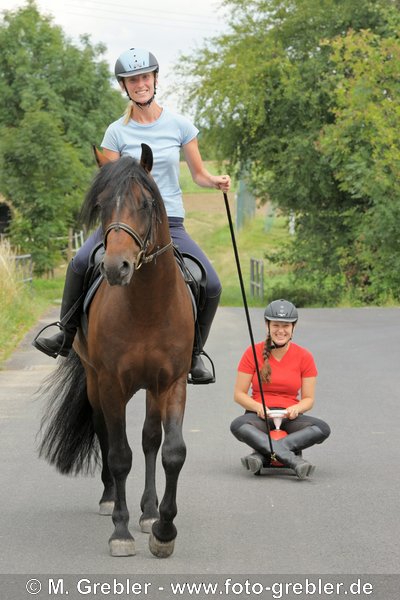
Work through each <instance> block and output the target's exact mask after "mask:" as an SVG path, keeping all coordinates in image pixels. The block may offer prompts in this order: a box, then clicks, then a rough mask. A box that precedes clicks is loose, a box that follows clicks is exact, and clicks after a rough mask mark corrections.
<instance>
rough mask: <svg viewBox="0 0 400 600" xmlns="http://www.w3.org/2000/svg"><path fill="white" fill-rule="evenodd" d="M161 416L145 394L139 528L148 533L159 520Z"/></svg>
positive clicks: (150, 396)
mask: <svg viewBox="0 0 400 600" xmlns="http://www.w3.org/2000/svg"><path fill="white" fill-rule="evenodd" d="M161 438H162V433H161V415H160V410H159V407H158V406H157V405H156V404H155V402H154V400H153V397H152V395H151V394H150V392H147V394H146V419H145V422H144V426H143V433H142V447H143V452H144V456H145V462H146V479H145V486H144V492H143V496H142V499H141V501H140V508H141V509H142V516H141V517H140V520H139V524H140V528H141V530H142V531H143V532H144V533H150V532H151V527H152V525H153V523H154V522H155V521H157V519H158V518H159V513H158V498H157V491H156V459H157V454H158V451H159V449H160V446H161Z"/></svg>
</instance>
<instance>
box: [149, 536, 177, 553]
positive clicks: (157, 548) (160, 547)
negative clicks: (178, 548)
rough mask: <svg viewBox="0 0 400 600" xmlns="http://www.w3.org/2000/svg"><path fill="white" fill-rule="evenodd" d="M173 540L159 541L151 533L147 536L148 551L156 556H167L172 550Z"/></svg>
mask: <svg viewBox="0 0 400 600" xmlns="http://www.w3.org/2000/svg"><path fill="white" fill-rule="evenodd" d="M174 546H175V540H171V541H170V542H161V541H160V540H158V539H157V538H156V537H154V535H153V534H152V533H150V537H149V548H150V552H151V553H152V554H154V556H157V558H168V557H169V556H171V554H172V553H173V551H174Z"/></svg>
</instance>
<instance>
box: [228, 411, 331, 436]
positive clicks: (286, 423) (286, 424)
mask: <svg viewBox="0 0 400 600" xmlns="http://www.w3.org/2000/svg"><path fill="white" fill-rule="evenodd" d="M268 423H269V426H270V429H271V430H273V429H275V425H274V422H273V420H272V419H268ZM246 424H248V425H253V427H256V428H257V429H259V430H260V431H262V432H263V433H267V426H266V423H265V421H264V419H260V417H258V416H257V413H254V412H250V411H246V412H245V413H244V415H241V416H240V417H237V418H236V419H234V420H233V421H232V423H231V432H232V433H233V435H234V436H235V437H236V438H237V439H238V440H240V441H241V436H240V434H239V433H238V432H239V429H240V428H241V427H242V425H246ZM310 425H316V426H317V427H318V428H319V429H320V430H321V432H322V434H323V435H324V436H325V438H324V439H326V438H327V437H328V436H329V434H330V432H331V428H330V427H329V425H328V424H327V423H325V421H322V419H317V418H316V417H309V416H308V415H299V416H298V417H297V418H296V419H292V420H291V419H283V421H282V425H281V429H282V431H286V432H287V433H288V434H289V433H294V432H295V431H299V430H300V429H304V428H305V427H309V426H310Z"/></svg>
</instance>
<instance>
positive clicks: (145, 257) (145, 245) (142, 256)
mask: <svg viewBox="0 0 400 600" xmlns="http://www.w3.org/2000/svg"><path fill="white" fill-rule="evenodd" d="M153 209H154V201H153V203H152V210H151V214H150V222H149V226H148V228H147V232H146V235H145V236H144V238H141V237H140V235H139V234H138V233H137V232H136V231H135V230H134V229H133V228H132V227H131V226H130V225H128V224H127V223H123V222H120V221H113V222H112V223H110V224H109V226H108V227H107V229H106V230H105V232H104V240H103V244H104V249H105V250H106V249H107V238H108V236H109V234H110V232H111V231H125V233H127V234H128V235H129V236H130V237H131V238H132V239H133V240H134V241H135V242H136V244H137V245H138V246H139V248H140V250H139V252H138V255H137V257H136V262H135V270H138V269H140V267H141V266H142V265H143V263H149V262H151V261H152V260H154V259H155V258H157V256H160V254H163V253H164V252H166V250H168V249H169V248H171V247H172V240H170V241H169V243H168V244H166V245H165V246H163V247H162V248H160V246H157V250H156V251H155V252H152V253H151V254H147V251H148V249H149V245H150V243H151V242H150V236H151V225H152V221H153Z"/></svg>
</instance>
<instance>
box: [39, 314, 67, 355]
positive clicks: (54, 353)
mask: <svg viewBox="0 0 400 600" xmlns="http://www.w3.org/2000/svg"><path fill="white" fill-rule="evenodd" d="M49 327H58V328H59V330H60V331H61V332H62V333H63V334H64V339H63V342H62V344H61V346H60V348H59V350H58V351H57V352H46V351H45V350H44V349H43V348H42V347H40V346H39V344H38V343H37V339H38V338H39V337H40V335H41V334H42V333H43V331H46V329H49ZM65 340H66V336H65V327H64V325H63V324H62V323H61V321H54V323H49V324H48V325H45V326H44V327H43V328H42V329H41V330H40V331H39V333H37V334H36V335H35V337H34V339H33V341H32V346H34V348H36V349H37V350H39V351H40V352H43V353H44V354H47V356H50V357H52V358H58V356H60V354H61V352H62V351H63V350H64V347H65Z"/></svg>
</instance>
